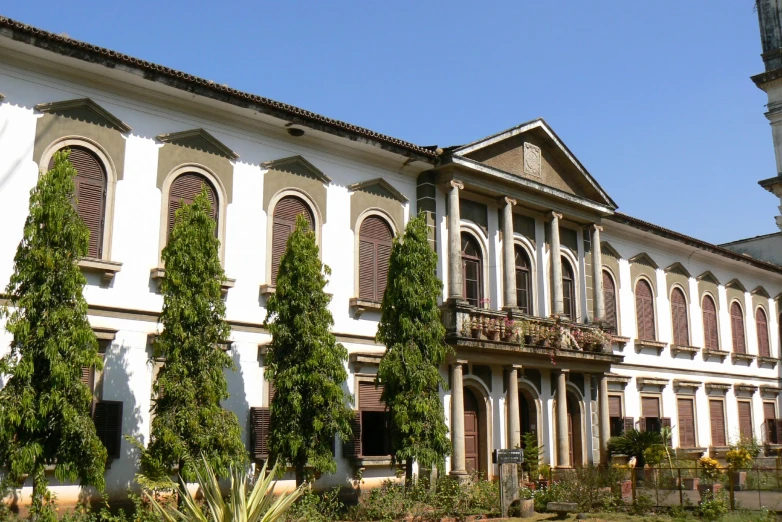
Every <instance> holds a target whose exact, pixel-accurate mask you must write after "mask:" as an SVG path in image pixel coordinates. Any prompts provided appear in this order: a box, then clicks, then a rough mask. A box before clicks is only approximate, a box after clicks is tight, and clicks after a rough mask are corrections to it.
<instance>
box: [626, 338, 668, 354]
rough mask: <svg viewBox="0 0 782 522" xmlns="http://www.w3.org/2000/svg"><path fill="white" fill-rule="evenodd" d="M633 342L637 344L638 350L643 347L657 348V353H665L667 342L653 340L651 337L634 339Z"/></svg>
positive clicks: (636, 349)
mask: <svg viewBox="0 0 782 522" xmlns="http://www.w3.org/2000/svg"><path fill="white" fill-rule="evenodd" d="M633 344H634V345H635V351H636V352H638V351H640V350H641V349H642V348H652V349H654V350H657V355H660V354H661V353H663V350H664V349H665V346H666V344H667V343H664V342H662V341H652V340H649V339H634V340H633Z"/></svg>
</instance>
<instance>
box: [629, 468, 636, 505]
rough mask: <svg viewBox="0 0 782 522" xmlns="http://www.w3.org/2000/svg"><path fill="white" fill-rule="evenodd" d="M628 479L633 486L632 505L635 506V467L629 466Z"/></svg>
mask: <svg viewBox="0 0 782 522" xmlns="http://www.w3.org/2000/svg"><path fill="white" fill-rule="evenodd" d="M630 480H631V486H632V488H633V506H635V468H630Z"/></svg>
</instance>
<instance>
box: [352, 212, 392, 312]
mask: <svg viewBox="0 0 782 522" xmlns="http://www.w3.org/2000/svg"><path fill="white" fill-rule="evenodd" d="M393 236H394V235H393V233H392V232H391V227H389V226H388V223H386V221H385V220H384V219H383V218H380V217H378V216H369V217H367V218H366V219H365V220H364V221H362V222H361V228H360V229H359V233H358V238H359V239H358V295H359V297H360V298H361V299H366V300H368V301H375V302H378V303H379V302H380V301H382V300H383V294H384V293H385V292H386V283H387V281H388V261H389V260H390V259H391V247H392V244H393V243H392V241H393Z"/></svg>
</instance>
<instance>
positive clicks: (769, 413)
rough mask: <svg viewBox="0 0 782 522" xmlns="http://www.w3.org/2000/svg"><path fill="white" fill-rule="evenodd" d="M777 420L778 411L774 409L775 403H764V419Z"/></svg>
mask: <svg viewBox="0 0 782 522" xmlns="http://www.w3.org/2000/svg"><path fill="white" fill-rule="evenodd" d="M776 418H777V409H776V408H775V407H774V403H773V402H764V403H763V419H764V420H768V419H776Z"/></svg>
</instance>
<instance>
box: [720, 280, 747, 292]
mask: <svg viewBox="0 0 782 522" xmlns="http://www.w3.org/2000/svg"><path fill="white" fill-rule="evenodd" d="M725 288H734V289H736V290H741V291H742V292H746V291H747V288H746V287H745V286H744V285H743V284H741V281H739V280H738V279H731V280H730V281H728V282H727V283H725Z"/></svg>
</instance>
